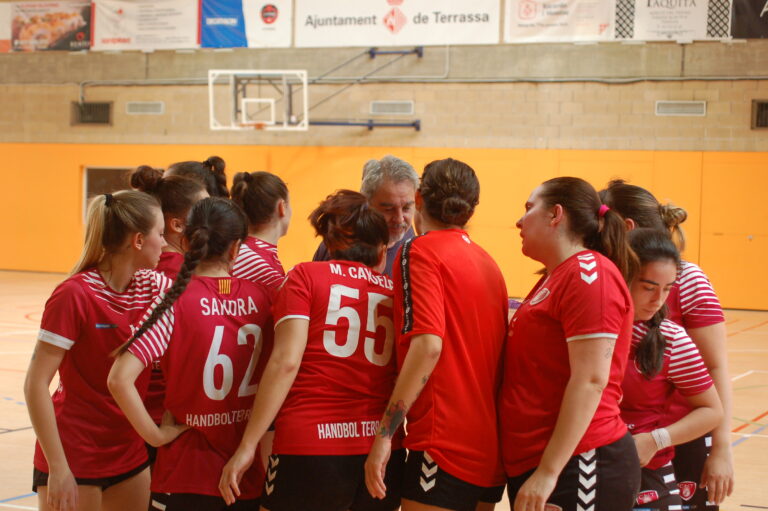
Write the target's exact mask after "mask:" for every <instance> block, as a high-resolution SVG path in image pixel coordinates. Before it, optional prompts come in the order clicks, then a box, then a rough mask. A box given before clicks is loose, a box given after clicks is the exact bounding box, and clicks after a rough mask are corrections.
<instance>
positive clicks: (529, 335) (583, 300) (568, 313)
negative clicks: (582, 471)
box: [499, 250, 634, 477]
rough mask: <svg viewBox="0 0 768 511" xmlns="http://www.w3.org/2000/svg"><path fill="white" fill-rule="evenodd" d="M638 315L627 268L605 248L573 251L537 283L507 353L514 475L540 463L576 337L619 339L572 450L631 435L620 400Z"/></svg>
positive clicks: (509, 460) (505, 414)
mask: <svg viewBox="0 0 768 511" xmlns="http://www.w3.org/2000/svg"><path fill="white" fill-rule="evenodd" d="M633 316H634V309H633V306H632V298H631V296H630V294H629V291H628V289H627V286H626V284H625V283H624V279H623V278H622V276H621V273H620V272H619V270H618V269H617V268H616V266H614V264H613V263H612V262H611V261H610V260H609V259H608V258H606V257H605V256H603V255H602V254H600V253H598V252H593V251H588V250H587V251H582V252H579V253H578V254H575V255H573V256H571V257H569V258H568V259H566V260H565V261H563V262H562V263H561V264H560V265H559V266H558V267H557V268H555V269H554V270H553V271H552V273H550V274H549V275H547V276H545V277H543V278H542V279H541V280H540V281H539V282H538V283H537V284H536V286H535V287H534V288H533V290H532V291H531V292H530V294H529V295H528V296H527V297H526V299H525V301H524V302H523V304H522V305H521V306H520V308H519V309H518V310H517V313H515V315H514V317H513V318H512V322H511V323H510V334H509V342H508V343H507V349H506V356H505V358H504V364H505V366H504V383H503V385H502V391H501V399H500V410H499V415H500V424H501V439H502V450H503V456H504V468H505V470H506V472H507V475H509V476H510V477H514V476H518V475H520V474H522V473H524V472H526V471H528V470H531V469H533V468H535V467H537V466H538V465H539V463H540V461H541V456H542V454H543V452H544V448H545V447H546V446H547V443H548V442H549V439H550V437H551V436H552V432H553V431H554V429H555V422H556V421H557V417H558V414H559V413H560V407H561V404H562V401H563V394H564V392H565V387H566V385H567V383H568V379H569V378H570V374H571V368H570V362H569V358H568V342H570V341H575V340H581V339H597V338H608V339H615V340H616V343H615V345H614V349H613V356H612V358H611V368H610V375H609V378H608V384H607V385H606V387H605V389H604V390H603V394H602V397H601V399H600V403H599V404H598V406H597V410H596V411H595V414H594V416H593V417H592V420H591V422H590V424H589V426H588V427H587V430H586V432H585V433H584V436H583V437H582V438H581V440H580V441H579V444H578V445H577V446H576V449H575V451H574V453H573V454H574V455H576V454H580V453H582V452H585V451H588V450H590V449H594V448H596V447H602V446H604V445H607V444H610V443H612V442H615V441H616V440H618V439H619V438H621V437H622V436H623V435H624V434H626V432H627V427H626V426H625V425H624V422H623V421H622V420H621V417H620V416H619V401H620V400H621V381H622V379H623V378H624V369H625V367H626V365H627V357H628V355H629V345H630V339H631V336H632V320H633Z"/></svg>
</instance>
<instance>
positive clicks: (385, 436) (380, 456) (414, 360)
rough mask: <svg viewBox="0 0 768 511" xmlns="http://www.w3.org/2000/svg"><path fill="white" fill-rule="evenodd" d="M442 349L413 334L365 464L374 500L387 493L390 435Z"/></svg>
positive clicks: (439, 343)
mask: <svg viewBox="0 0 768 511" xmlns="http://www.w3.org/2000/svg"><path fill="white" fill-rule="evenodd" d="M442 349H443V340H442V339H441V338H440V337H438V336H436V335H431V334H422V335H415V336H413V338H412V339H411V345H410V347H409V348H408V353H407V354H406V355H405V360H404V361H403V367H402V369H401V370H400V374H399V375H398V377H397V381H396V382H395V388H394V389H393V390H392V396H391V397H390V398H389V405H388V406H387V409H386V410H385V411H384V416H383V417H382V418H381V423H380V425H379V434H378V435H377V436H376V439H375V440H374V442H373V445H372V446H371V451H370V453H369V454H368V459H367V460H366V462H365V484H366V486H367V487H368V491H369V492H370V494H371V495H372V496H374V497H376V498H380V499H383V498H384V497H385V496H386V493H387V488H386V485H385V484H384V473H385V471H386V467H387V462H388V461H389V455H390V453H391V450H392V436H394V434H395V432H396V431H397V429H398V428H399V427H400V425H401V424H402V423H403V420H404V419H405V414H406V413H408V410H409V409H410V408H411V406H412V405H413V403H414V402H415V401H416V398H418V397H419V394H420V393H421V390H422V389H423V388H424V385H426V383H427V381H429V377H430V375H431V374H432V371H433V370H434V369H435V366H436V365H437V361H438V360H439V359H440V353H441V352H442Z"/></svg>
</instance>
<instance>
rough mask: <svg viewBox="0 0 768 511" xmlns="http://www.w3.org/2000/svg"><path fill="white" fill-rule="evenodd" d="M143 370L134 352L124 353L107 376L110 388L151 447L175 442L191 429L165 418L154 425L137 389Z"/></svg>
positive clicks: (130, 420)
mask: <svg viewBox="0 0 768 511" xmlns="http://www.w3.org/2000/svg"><path fill="white" fill-rule="evenodd" d="M144 369H145V366H144V364H143V363H142V362H141V360H139V359H138V358H137V357H136V356H135V355H134V354H133V353H130V352H125V353H123V354H122V355H120V356H119V357H117V360H115V363H114V364H112V369H111V370H110V371H109V376H108V377H107V387H109V392H110V393H111V394H112V397H114V398H115V401H116V402H117V404H118V406H119V407H120V409H121V410H122V411H123V413H124V414H125V416H126V418H127V419H128V421H129V422H130V423H131V426H133V429H135V430H136V432H137V433H138V434H139V436H141V438H143V439H144V441H145V442H147V443H148V444H149V445H151V446H153V447H159V446H161V445H165V444H167V443H169V442H171V441H173V440H174V439H175V438H176V437H177V436H179V435H180V434H181V433H183V432H184V431H186V430H187V429H189V428H188V427H187V426H184V425H177V424H174V423H173V422H172V421H170V420H168V419H169V418H166V417H164V419H163V424H161V426H160V427H158V426H157V425H156V424H155V421H153V420H152V417H151V416H150V415H149V412H148V411H147V408H146V406H144V401H143V400H142V399H141V396H140V395H139V391H138V390H136V378H138V377H139V375H140V374H141V373H142V372H143V371H144ZM166 413H167V412H166Z"/></svg>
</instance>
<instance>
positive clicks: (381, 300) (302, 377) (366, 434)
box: [272, 260, 401, 455]
mask: <svg viewBox="0 0 768 511" xmlns="http://www.w3.org/2000/svg"><path fill="white" fill-rule="evenodd" d="M273 311H274V316H275V325H278V324H279V323H280V322H281V321H284V320H286V319H295V318H301V319H307V320H309V332H308V336H307V347H306V349H305V350H304V356H303V358H302V360H301V366H300V368H299V372H298V374H297V375H296V380H295V382H294V384H293V386H292V387H291V390H290V392H289V393H288V396H287V398H286V400H285V403H284V404H283V407H282V408H281V409H280V413H279V414H278V416H277V420H276V422H275V441H274V446H273V448H272V452H274V453H276V454H299V455H349V454H366V453H368V451H369V450H370V447H371V444H372V443H373V439H374V437H375V435H376V433H377V432H378V429H379V420H380V419H381V416H382V415H383V413H384V409H385V408H386V406H387V402H388V399H389V396H390V395H391V394H392V389H393V387H394V383H395V378H396V365H395V357H393V356H392V352H393V345H394V327H393V324H392V280H391V279H390V278H389V277H387V276H385V275H381V274H379V273H377V272H375V271H372V270H371V269H370V268H368V267H367V266H365V265H363V264H361V263H356V262H352V261H335V260H334V261H318V262H311V263H302V264H299V265H297V266H296V267H295V268H293V269H292V270H291V271H290V272H289V273H288V277H287V278H286V280H285V285H283V287H282V288H281V289H280V291H279V292H278V295H277V299H276V301H275V305H274V307H273ZM400 442H401V439H400V438H396V439H395V442H393V444H394V446H395V447H396V448H397V447H399V444H400Z"/></svg>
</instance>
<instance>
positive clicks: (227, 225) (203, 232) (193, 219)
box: [118, 197, 248, 353]
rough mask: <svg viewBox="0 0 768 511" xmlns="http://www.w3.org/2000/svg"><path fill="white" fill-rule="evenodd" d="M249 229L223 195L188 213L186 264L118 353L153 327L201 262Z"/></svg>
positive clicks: (222, 251) (216, 256) (215, 255)
mask: <svg viewBox="0 0 768 511" xmlns="http://www.w3.org/2000/svg"><path fill="white" fill-rule="evenodd" d="M247 235H248V228H247V226H246V222H245V216H244V215H243V212H242V211H241V210H240V208H238V207H237V206H236V205H235V204H233V203H232V201H230V200H228V199H222V198H220V197H208V198H205V199H203V200H201V201H199V202H198V203H196V204H195V205H194V206H192V210H191V211H190V212H189V218H188V219H187V225H186V227H185V229H184V237H185V238H187V240H188V241H189V250H187V252H186V253H185V254H184V263H183V264H182V265H181V269H180V270H179V274H178V276H177V277H176V280H175V281H174V282H173V285H172V286H171V287H170V288H169V289H168V290H167V291H166V292H165V293H164V294H163V295H161V297H158V300H157V301H156V302H155V303H154V304H153V306H152V312H151V313H150V314H149V316H148V317H147V319H145V320H144V322H143V323H142V325H141V327H139V329H138V330H136V332H134V334H133V335H132V336H131V338H130V339H129V340H128V341H127V342H126V343H125V344H123V345H122V346H121V347H120V348H119V350H118V353H123V352H124V351H126V350H127V349H128V348H129V347H130V346H131V344H133V342H134V341H135V340H136V339H138V338H139V337H141V336H142V335H143V334H144V333H145V332H146V331H147V330H149V329H150V328H152V325H154V324H155V323H156V322H157V320H158V319H160V317H161V316H162V315H163V314H164V313H165V311H167V310H168V309H169V308H171V306H173V304H174V303H175V302H176V300H177V299H178V298H179V296H181V294H182V293H183V292H184V290H185V289H186V288H187V284H189V281H190V279H191V278H192V272H193V271H194V269H195V268H197V265H198V264H200V262H201V261H215V260H216V259H220V258H222V257H223V256H224V255H225V254H226V253H227V251H228V250H229V248H230V247H231V246H232V243H234V242H236V241H243V240H244V239H245V237H246V236H247Z"/></svg>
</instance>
